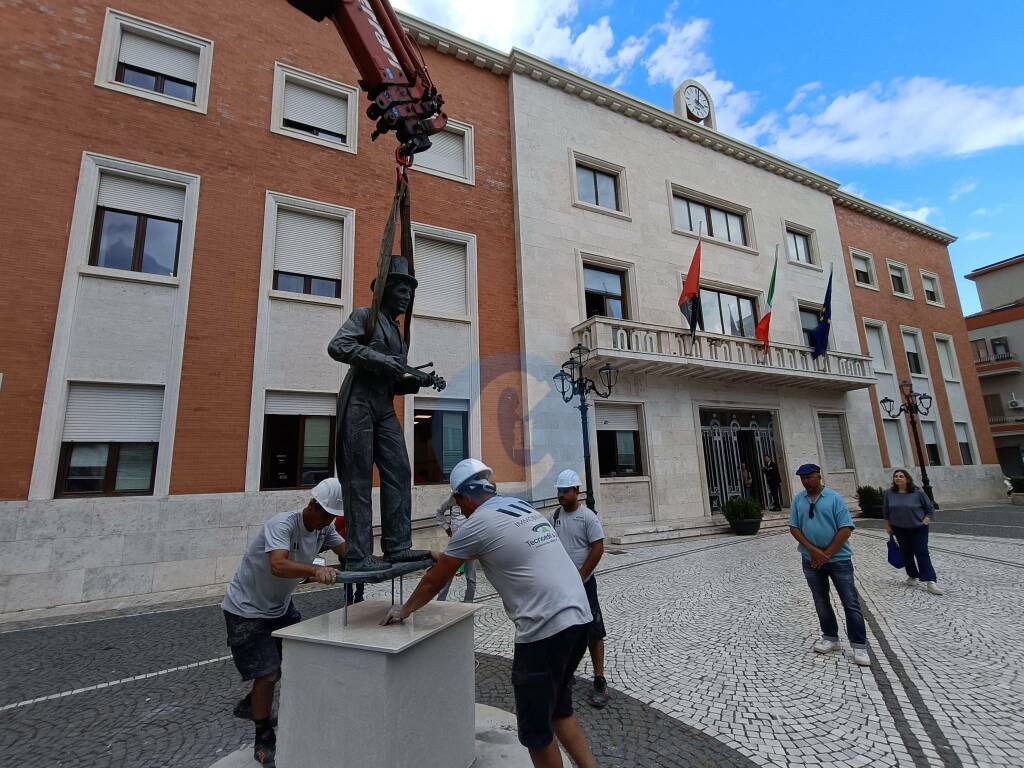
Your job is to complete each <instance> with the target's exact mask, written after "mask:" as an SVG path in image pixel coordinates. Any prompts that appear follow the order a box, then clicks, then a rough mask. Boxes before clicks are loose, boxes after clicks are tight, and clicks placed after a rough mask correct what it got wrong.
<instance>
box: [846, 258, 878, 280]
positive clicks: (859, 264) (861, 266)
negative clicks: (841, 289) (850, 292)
mask: <svg viewBox="0 0 1024 768" xmlns="http://www.w3.org/2000/svg"><path fill="white" fill-rule="evenodd" d="M851 258H852V260H853V280H854V282H855V283H857V285H862V286H865V287H867V288H876V287H877V286H876V285H875V276H874V270H873V269H872V268H871V266H872V265H871V257H870V256H868V255H866V254H863V253H854V254H852V257H851Z"/></svg>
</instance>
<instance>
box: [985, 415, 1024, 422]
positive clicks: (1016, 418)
mask: <svg viewBox="0 0 1024 768" xmlns="http://www.w3.org/2000/svg"><path fill="white" fill-rule="evenodd" d="M988 423H989V424H990V425H998V424H1024V414H1021V415H1020V416H989V417H988Z"/></svg>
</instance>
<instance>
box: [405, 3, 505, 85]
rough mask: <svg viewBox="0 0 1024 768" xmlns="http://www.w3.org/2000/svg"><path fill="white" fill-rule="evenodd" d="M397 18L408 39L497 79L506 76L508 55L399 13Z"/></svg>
mask: <svg viewBox="0 0 1024 768" xmlns="http://www.w3.org/2000/svg"><path fill="white" fill-rule="evenodd" d="M398 17H399V18H400V19H401V20H402V26H404V27H405V29H406V31H407V32H408V33H409V36H410V37H411V38H412V39H413V40H414V41H415V42H416V43H417V44H419V45H421V46H427V47H429V48H433V49H435V50H437V51H438V52H440V53H444V54H446V55H448V56H454V57H455V58H457V59H459V60H460V61H468V62H470V63H471V64H473V65H474V66H477V67H480V68H481V69H488V70H490V71H491V72H493V73H494V74H496V75H508V74H509V70H510V66H509V55H508V54H507V53H502V52H501V51H499V50H496V49H494V48H490V47H488V46H486V45H483V44H482V43H478V42H476V41H475V40H470V39H469V38H468V37H463V36H462V35H459V34H456V33H455V32H452V31H451V30H448V29H445V28H444V27H439V26H437V25H436V24H432V23H430V22H429V21H425V20H424V19H420V18H417V17H416V16H411V15H410V14H408V13H403V12H401V11H400V12H399V13H398Z"/></svg>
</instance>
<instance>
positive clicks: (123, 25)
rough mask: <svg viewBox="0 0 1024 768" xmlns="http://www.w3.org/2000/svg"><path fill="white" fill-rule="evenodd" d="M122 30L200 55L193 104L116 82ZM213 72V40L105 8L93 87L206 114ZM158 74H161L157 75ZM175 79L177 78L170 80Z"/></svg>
mask: <svg viewBox="0 0 1024 768" xmlns="http://www.w3.org/2000/svg"><path fill="white" fill-rule="evenodd" d="M125 31H128V32H131V33H133V34H136V35H139V36H141V37H148V38H151V39H155V40H158V41H161V42H163V43H164V44H166V45H173V46H175V47H177V48H186V49H189V50H192V51H195V52H196V53H198V54H199V67H198V80H197V82H196V83H195V94H194V98H193V100H192V101H185V100H184V99H179V98H177V97H175V96H168V95H166V94H164V93H160V92H158V91H150V90H149V89H146V88H140V87H138V86H134V85H128V84H127V83H123V82H120V81H119V80H118V79H117V75H118V72H119V70H120V66H119V65H120V64H121V62H120V61H119V58H120V52H121V37H122V35H123V34H124V32H125ZM212 71H213V41H212V40H209V39H207V38H205V37H200V36H198V35H194V34H191V33H189V32H184V31H182V30H180V29H175V28H174V27H169V26H166V25H163V24H157V23H156V22H153V21H149V20H148V19H144V18H141V17H139V16H133V15H131V14H128V13H124V12H123V11H116V10H114V9H113V8H107V13H106V17H105V18H104V22H103V34H102V36H101V38H100V47H99V58H98V60H97V62H96V77H95V80H94V81H93V82H94V84H95V85H97V86H99V87H100V88H106V89H107V90H111V91H117V92H119V93H126V94H129V95H131V96H137V97H138V98H141V99H149V100H150V101H156V102H159V103H160V104H166V105H167V106H171V107H177V108H178V109H185V110H188V111H190V112H199V113H200V114H204V115H205V114H206V113H207V107H208V104H209V99H210V80H211V73H212ZM157 74H160V73H157ZM172 79H177V78H172Z"/></svg>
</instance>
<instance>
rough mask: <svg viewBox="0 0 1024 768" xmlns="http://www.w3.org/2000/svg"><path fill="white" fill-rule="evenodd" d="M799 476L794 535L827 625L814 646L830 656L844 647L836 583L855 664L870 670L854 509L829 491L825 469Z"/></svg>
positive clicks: (806, 468)
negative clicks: (856, 569)
mask: <svg viewBox="0 0 1024 768" xmlns="http://www.w3.org/2000/svg"><path fill="white" fill-rule="evenodd" d="M796 473H797V475H799V476H800V482H801V483H802V484H803V486H804V490H803V491H802V492H801V493H798V494H797V495H796V496H795V497H794V498H793V506H792V508H791V510H790V513H789V532H790V533H791V534H792V535H793V538H794V539H796V540H797V541H798V542H800V547H799V548H800V554H801V556H802V559H803V568H804V577H806V579H807V585H808V586H809V587H810V588H811V595H812V596H813V597H814V610H815V611H817V613H818V622H819V623H820V624H821V639H820V640H819V641H818V642H816V643H815V644H814V650H815V651H816V652H817V653H830V652H831V651H835V650H838V649H839V647H840V645H839V622H838V621H837V620H836V613H835V611H834V610H832V601H831V599H830V597H829V587H828V582H829V579H831V580H832V583H833V584H835V587H836V592H837V593H839V601H840V602H841V603H842V604H843V611H844V612H845V613H846V634H847V636H848V637H849V638H850V646H851V647H852V648H853V660H854V662H855V663H857V664H860V665H861V666H864V667H866V666H870V665H871V657H870V656H868V646H867V642H868V637H867V630H866V629H865V627H864V613H863V611H861V607H860V596H859V595H858V594H857V587H856V586H854V583H853V550H851V549H850V544H849V541H848V539H849V538H850V534H851V533H853V529H854V527H855V526H854V524H853V518H852V517H850V510H848V509H847V508H846V502H844V501H843V497H842V496H840V495H839V494H838V493H836V492H835V491H833V490H832V489H830V488H826V487H825V484H824V483H823V482H822V479H821V467H819V466H818V465H817V464H803V465H802V466H801V467H800V469H798V470H797V471H796Z"/></svg>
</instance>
